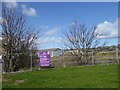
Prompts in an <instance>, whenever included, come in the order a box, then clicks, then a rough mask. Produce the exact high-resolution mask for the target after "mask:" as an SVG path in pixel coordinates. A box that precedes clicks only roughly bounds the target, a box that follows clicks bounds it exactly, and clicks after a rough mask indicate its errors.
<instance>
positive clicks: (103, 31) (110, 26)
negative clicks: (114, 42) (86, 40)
mask: <svg viewBox="0 0 120 90" xmlns="http://www.w3.org/2000/svg"><path fill="white" fill-rule="evenodd" d="M95 32H96V34H98V35H97V38H116V37H118V19H117V20H115V22H113V23H111V22H108V21H104V22H103V23H100V24H98V26H97V28H96V31H95Z"/></svg>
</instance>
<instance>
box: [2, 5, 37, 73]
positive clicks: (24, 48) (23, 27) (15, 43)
mask: <svg viewBox="0 0 120 90" xmlns="http://www.w3.org/2000/svg"><path fill="white" fill-rule="evenodd" d="M2 19H3V22H2V23H1V26H2V48H3V51H4V52H3V55H4V57H5V58H4V65H5V70H6V71H13V70H14V69H15V68H16V67H17V66H18V65H19V63H21V62H20V59H19V58H16V56H18V55H20V54H23V53H29V52H30V51H31V49H33V48H34V47H35V40H36V39H37V36H38V33H37V32H35V31H36V30H35V28H33V27H32V26H27V23H26V17H25V16H24V15H23V14H22V13H21V12H18V11H17V10H16V8H13V7H7V5H6V3H3V4H2ZM23 58H24V57H23ZM24 61H25V60H24ZM18 62H19V63H18ZM24 63H25V62H24Z"/></svg>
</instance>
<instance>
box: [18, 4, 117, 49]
mask: <svg viewBox="0 0 120 90" xmlns="http://www.w3.org/2000/svg"><path fill="white" fill-rule="evenodd" d="M16 8H18V9H19V10H21V11H22V13H23V14H25V15H26V17H27V22H28V23H29V25H34V26H35V27H38V28H41V35H40V37H39V39H38V41H37V42H38V43H41V44H38V48H39V49H47V48H61V40H62V37H61V36H62V33H63V32H66V31H67V30H68V29H69V27H70V25H71V24H72V23H73V21H74V20H75V19H77V20H78V21H79V22H85V23H86V24H87V26H88V27H92V26H95V25H96V26H99V28H98V29H97V30H98V32H99V33H100V34H101V35H103V36H102V37H105V38H107V41H108V42H109V43H108V45H115V44H117V43H118V42H117V41H118V40H117V38H116V37H117V34H116V32H117V30H116V29H117V20H118V3H117V2H112V3H108V2H103V3H100V2H96V3H93V2H77V3H73V2H71V3H70V2H66V3H65V2H63V3H62V2H61V3H57V2H56V3H53V2H48V3H46V2H23V3H22V2H19V3H17V5H16ZM104 32H105V33H104ZM102 40H103V39H102Z"/></svg>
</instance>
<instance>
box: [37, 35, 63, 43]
mask: <svg viewBox="0 0 120 90" xmlns="http://www.w3.org/2000/svg"><path fill="white" fill-rule="evenodd" d="M61 42H62V38H61V37H54V36H53V37H45V38H39V39H38V40H36V43H37V44H49V43H61Z"/></svg>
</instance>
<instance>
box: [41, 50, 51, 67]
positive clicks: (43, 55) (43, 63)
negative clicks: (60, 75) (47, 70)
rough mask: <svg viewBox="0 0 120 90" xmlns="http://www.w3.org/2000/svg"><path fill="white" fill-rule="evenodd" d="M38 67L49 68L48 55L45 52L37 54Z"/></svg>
mask: <svg viewBox="0 0 120 90" xmlns="http://www.w3.org/2000/svg"><path fill="white" fill-rule="evenodd" d="M39 57H40V60H39V65H40V66H42V67H44V66H50V54H48V53H47V52H39Z"/></svg>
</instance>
